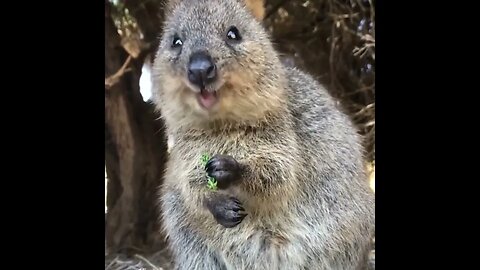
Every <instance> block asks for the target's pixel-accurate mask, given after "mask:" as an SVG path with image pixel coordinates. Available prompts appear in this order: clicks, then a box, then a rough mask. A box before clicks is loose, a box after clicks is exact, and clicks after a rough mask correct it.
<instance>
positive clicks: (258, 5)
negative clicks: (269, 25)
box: [243, 0, 265, 21]
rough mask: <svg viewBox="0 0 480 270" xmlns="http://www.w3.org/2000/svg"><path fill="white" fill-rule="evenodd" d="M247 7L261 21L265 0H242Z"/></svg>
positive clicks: (263, 14)
mask: <svg viewBox="0 0 480 270" xmlns="http://www.w3.org/2000/svg"><path fill="white" fill-rule="evenodd" d="M243 1H244V2H245V5H246V6H247V8H248V9H249V10H250V11H251V12H252V14H253V16H255V18H257V20H259V21H262V20H263V18H264V17H265V0H243Z"/></svg>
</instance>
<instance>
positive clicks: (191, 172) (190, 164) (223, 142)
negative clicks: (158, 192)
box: [167, 136, 255, 181]
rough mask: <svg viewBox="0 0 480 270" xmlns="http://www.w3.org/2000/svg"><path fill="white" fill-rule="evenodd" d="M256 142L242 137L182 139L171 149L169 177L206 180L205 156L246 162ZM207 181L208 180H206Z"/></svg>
mask: <svg viewBox="0 0 480 270" xmlns="http://www.w3.org/2000/svg"><path fill="white" fill-rule="evenodd" d="M254 144H255V142H254V141H253V140H252V139H250V140H247V138H245V137H242V136H230V137H227V138H221V137H220V138H218V137H205V138H190V139H187V138H180V139H178V140H176V141H175V144H174V145H173V146H172V148H171V152H170V158H169V166H168V168H167V170H168V171H169V173H168V174H169V175H170V176H171V177H173V178H177V179H179V178H180V179H195V180H196V179H199V178H201V179H203V178H205V169H204V165H203V164H204V161H203V160H202V159H203V158H204V156H208V157H210V158H211V157H213V156H215V155H217V154H221V155H229V156H232V157H233V158H235V159H236V160H238V161H241V160H244V159H245V158H246V157H247V156H248V154H249V152H250V151H251V149H253V148H254V147H255V146H254ZM204 180H205V181H206V178H205V179H204Z"/></svg>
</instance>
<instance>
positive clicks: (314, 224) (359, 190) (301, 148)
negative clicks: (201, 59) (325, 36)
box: [154, 0, 375, 270]
mask: <svg viewBox="0 0 480 270" xmlns="http://www.w3.org/2000/svg"><path fill="white" fill-rule="evenodd" d="M260 2H262V1H247V3H241V2H240V1H239V0H223V1H220V0H184V1H176V2H175V4H174V5H172V7H173V8H172V9H171V11H170V12H169V14H168V15H169V16H168V18H167V20H166V24H165V25H166V28H165V30H164V33H163V36H162V42H161V44H160V48H159V51H158V53H157V56H156V59H155V64H154V85H155V91H154V97H155V100H156V103H157V105H158V109H159V111H160V113H161V114H162V117H163V118H164V120H165V123H166V126H167V132H168V134H170V135H171V136H172V137H173V138H174V140H175V142H174V143H173V145H172V147H171V149H170V156H169V161H168V164H167V170H166V174H165V184H164V186H163V187H162V212H163V218H164V220H163V222H164V227H165V230H166V232H167V234H168V235H169V241H170V244H171V249H172V251H173V253H174V257H175V262H176V268H177V269H293V270H295V269H361V268H362V267H364V265H365V264H364V262H365V259H366V256H367V253H368V251H369V246H370V240H371V237H372V235H373V232H374V228H375V226H374V196H373V194H372V192H371V191H370V190H369V187H368V183H367V178H366V173H365V168H364V164H363V155H362V151H363V150H362V148H361V144H360V138H359V136H358V134H357V133H356V130H355V129H354V128H353V125H352V124H351V122H350V120H349V119H348V118H347V117H346V115H344V114H343V113H341V111H340V110H338V109H337V108H336V107H335V103H334V101H333V99H332V98H331V97H330V96H329V95H328V93H327V91H326V90H325V89H324V88H323V87H322V86H321V85H319V84H318V83H317V82H316V81H314V80H313V79H312V78H311V77H310V76H309V75H307V74H305V73H303V72H301V71H299V70H297V69H295V68H290V67H286V66H284V65H282V64H281V62H280V60H279V57H278V55H277V53H276V52H275V50H274V49H273V47H272V45H271V43H270V41H269V37H268V34H267V33H266V31H265V30H264V29H263V28H262V26H261V24H260V22H259V21H258V18H260V17H261V16H260V17H259V15H258V14H259V13H258V12H255V11H252V10H254V9H252V8H255V7H258V3H260ZM245 4H246V5H245ZM246 6H248V8H246ZM254 12H255V13H254ZM260 13H262V12H260ZM199 14H202V16H199ZM262 16H263V15H262ZM232 24H234V25H236V26H237V27H238V28H239V30H240V31H241V33H242V35H243V39H242V42H241V43H239V44H236V45H234V46H232V48H229V47H228V46H227V45H225V40H224V33H225V31H226V28H228V27H229V26H230V25H232ZM175 33H181V35H182V39H183V40H184V41H185V42H184V45H183V47H182V49H181V51H179V50H177V51H175V50H173V49H171V48H170V47H169V44H170V43H171V39H172V36H173V34H175ZM178 35H180V34H178ZM198 50H206V51H208V53H209V54H210V55H211V56H212V58H213V59H214V60H215V63H216V64H217V67H218V72H219V79H218V81H217V82H215V83H214V84H213V85H210V86H208V87H210V90H212V91H217V93H218V96H219V103H218V104H217V105H216V106H215V107H213V108H212V109H211V110H205V109H203V108H201V107H200V106H199V104H198V101H197V99H196V97H195V95H196V92H195V90H194V88H193V87H192V85H190V83H189V82H188V80H187V79H186V71H185V67H186V65H187V62H188V57H189V55H191V54H192V53H193V52H195V51H198ZM204 153H209V154H211V155H214V154H226V155H230V156H232V157H234V158H235V159H236V160H237V161H238V162H239V163H240V164H242V165H245V168H246V169H245V172H244V174H243V175H242V179H241V181H240V182H239V183H237V184H235V185H233V186H231V187H230V188H228V189H227V190H220V191H217V192H213V191H210V190H208V189H207V188H206V178H205V171H204V168H202V167H201V166H200V157H201V155H202V154H204ZM222 194H225V195H226V194H228V196H234V197H236V198H238V199H239V200H240V201H241V202H242V205H243V207H244V208H245V211H246V212H247V213H248V215H247V216H246V217H245V219H243V221H242V222H241V223H240V224H238V225H237V226H235V227H233V228H225V227H223V226H221V225H220V224H218V222H216V220H215V219H214V218H213V217H212V213H211V212H209V210H208V209H207V208H205V207H203V205H205V201H207V200H211V198H213V197H214V196H223V195H222Z"/></svg>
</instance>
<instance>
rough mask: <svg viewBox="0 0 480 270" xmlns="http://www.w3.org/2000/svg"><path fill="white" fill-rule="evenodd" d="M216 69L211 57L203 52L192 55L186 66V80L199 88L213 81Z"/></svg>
mask: <svg viewBox="0 0 480 270" xmlns="http://www.w3.org/2000/svg"><path fill="white" fill-rule="evenodd" d="M216 77H217V68H216V66H215V64H214V63H213V60H212V57H210V55H208V54H207V53H205V52H197V53H194V54H192V56H191V57H190V62H189V64H188V79H189V80H190V82H191V83H193V84H195V85H197V86H198V87H200V88H204V87H205V85H207V84H209V83H211V82H213V81H215V78H216Z"/></svg>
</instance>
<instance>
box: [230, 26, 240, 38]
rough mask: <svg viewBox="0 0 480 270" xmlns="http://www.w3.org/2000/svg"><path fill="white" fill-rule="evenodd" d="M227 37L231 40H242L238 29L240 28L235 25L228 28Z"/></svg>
mask: <svg viewBox="0 0 480 270" xmlns="http://www.w3.org/2000/svg"><path fill="white" fill-rule="evenodd" d="M227 38H228V39H229V40H236V41H240V40H242V37H241V36H240V32H239V31H238V29H237V28H236V27H235V26H231V27H230V28H229V29H228V32H227Z"/></svg>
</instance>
